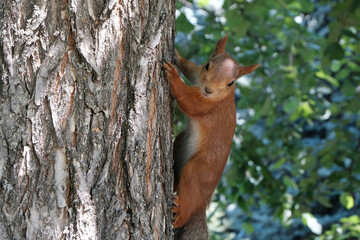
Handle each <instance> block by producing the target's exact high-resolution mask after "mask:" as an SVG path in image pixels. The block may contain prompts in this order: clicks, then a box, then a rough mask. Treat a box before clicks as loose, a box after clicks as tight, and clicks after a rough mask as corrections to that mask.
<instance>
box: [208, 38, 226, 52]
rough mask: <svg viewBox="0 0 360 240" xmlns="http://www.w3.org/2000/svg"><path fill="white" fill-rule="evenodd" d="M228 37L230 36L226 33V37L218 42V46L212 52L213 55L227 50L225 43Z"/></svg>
mask: <svg viewBox="0 0 360 240" xmlns="http://www.w3.org/2000/svg"><path fill="white" fill-rule="evenodd" d="M227 38H228V36H227V35H225V37H223V38H222V39H220V40H219V41H218V42H217V43H216V48H215V50H214V52H213V53H212V54H211V56H212V57H213V56H215V55H217V54H220V53H223V52H225V45H226V40H227Z"/></svg>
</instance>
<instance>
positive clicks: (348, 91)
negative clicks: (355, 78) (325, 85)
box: [341, 81, 356, 97]
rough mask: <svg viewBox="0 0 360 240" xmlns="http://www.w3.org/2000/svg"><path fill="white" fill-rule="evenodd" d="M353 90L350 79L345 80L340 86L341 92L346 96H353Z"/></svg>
mask: <svg viewBox="0 0 360 240" xmlns="http://www.w3.org/2000/svg"><path fill="white" fill-rule="evenodd" d="M355 91H356V88H355V86H354V85H353V84H351V82H350V81H345V83H344V85H343V86H342V87H341V92H342V93H343V94H344V95H345V96H348V97H350V96H354V94H355Z"/></svg>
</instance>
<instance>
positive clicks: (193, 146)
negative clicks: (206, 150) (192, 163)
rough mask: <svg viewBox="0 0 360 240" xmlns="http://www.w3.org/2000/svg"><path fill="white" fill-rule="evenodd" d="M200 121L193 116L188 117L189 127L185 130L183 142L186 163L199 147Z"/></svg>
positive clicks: (184, 161)
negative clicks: (192, 117)
mask: <svg viewBox="0 0 360 240" xmlns="http://www.w3.org/2000/svg"><path fill="white" fill-rule="evenodd" d="M199 127H200V126H199V123H198V122H197V121H196V120H194V119H191V118H187V129H186V131H185V136H184V141H183V144H182V152H183V154H184V155H183V159H182V160H183V161H182V162H183V164H185V163H186V162H187V161H188V160H189V159H190V158H191V157H193V156H194V154H195V153H196V152H197V150H198V149H199V144H200V141H199V140H200V139H199V138H200V129H199Z"/></svg>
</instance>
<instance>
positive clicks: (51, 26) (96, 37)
mask: <svg viewBox="0 0 360 240" xmlns="http://www.w3.org/2000/svg"><path fill="white" fill-rule="evenodd" d="M174 15H175V2H174V1H167V0H154V1H152V0H148V1H142V0H138V1H135V0H133V1H124V0H120V1H113V0H108V1H100V0H95V1H91V0H61V1H59V0H36V1H32V0H19V1H10V0H3V2H2V4H1V5H0V20H1V23H0V35H1V37H0V75H1V81H0V101H1V106H0V109H1V112H0V127H1V131H0V180H1V182H0V195H1V197H0V239H171V238H172V227H171V221H172V214H171V211H170V208H171V204H172V201H171V193H172V184H173V183H172V181H173V180H172V176H173V173H172V164H173V163H172V161H173V160H172V101H171V98H170V93H169V86H168V82H167V80H166V78H165V75H164V73H163V71H162V70H161V65H160V60H162V59H171V56H172V52H173V49H174V46H173V41H174Z"/></svg>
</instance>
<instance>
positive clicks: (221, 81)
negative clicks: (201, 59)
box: [198, 35, 259, 98]
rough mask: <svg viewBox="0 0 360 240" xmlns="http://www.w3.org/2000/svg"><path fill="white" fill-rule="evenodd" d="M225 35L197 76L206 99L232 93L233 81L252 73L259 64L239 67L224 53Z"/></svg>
mask: <svg viewBox="0 0 360 240" xmlns="http://www.w3.org/2000/svg"><path fill="white" fill-rule="evenodd" d="M226 40H227V35H226V36H225V37H224V38H222V39H220V40H219V41H218V42H217V44H216V48H215V50H214V52H213V53H212V54H211V56H210V58H209V60H208V61H207V63H206V64H205V65H204V66H203V67H202V70H201V71H200V74H199V82H198V84H199V87H200V90H201V92H202V94H203V95H204V97H207V98H223V97H226V96H228V95H229V94H230V93H232V92H234V90H235V84H234V81H235V80H236V79H238V78H239V77H241V76H243V75H245V74H249V73H251V72H253V71H254V70H255V69H256V68H257V67H258V66H259V64H255V65H251V66H240V65H239V64H238V63H237V62H236V61H235V60H233V59H232V58H231V57H230V56H229V55H228V54H227V53H226V52H225V44H226Z"/></svg>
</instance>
